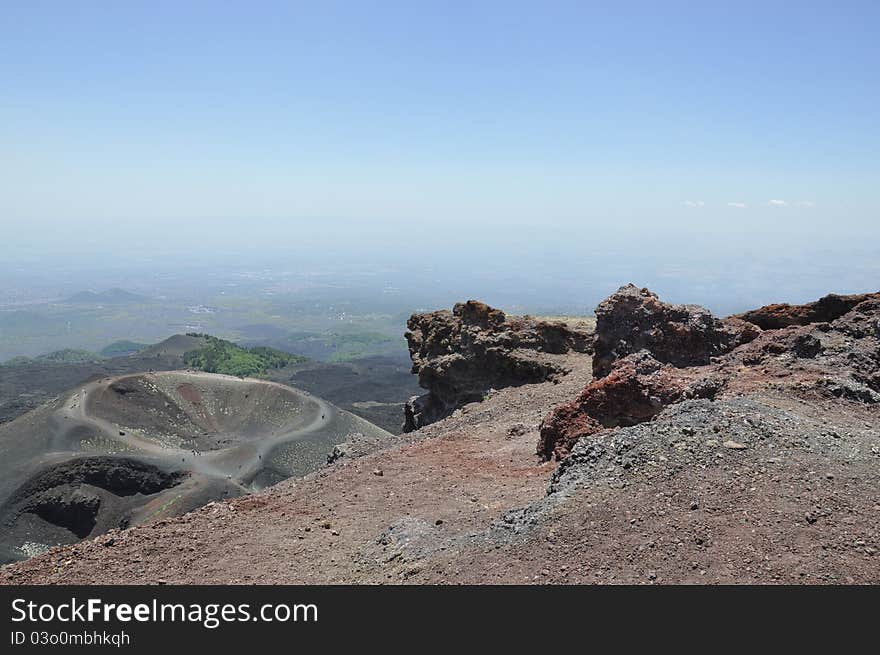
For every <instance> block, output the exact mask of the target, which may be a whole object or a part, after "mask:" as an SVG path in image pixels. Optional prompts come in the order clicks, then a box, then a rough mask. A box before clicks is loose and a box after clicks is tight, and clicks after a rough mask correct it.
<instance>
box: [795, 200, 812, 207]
mask: <svg viewBox="0 0 880 655" xmlns="http://www.w3.org/2000/svg"><path fill="white" fill-rule="evenodd" d="M797 205H798V207H815V206H816V203H815V202H813V201H812V200H801V201H799V202H798V204H797Z"/></svg>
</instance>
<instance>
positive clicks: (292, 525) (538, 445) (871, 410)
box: [0, 287, 880, 583]
mask: <svg viewBox="0 0 880 655" xmlns="http://www.w3.org/2000/svg"><path fill="white" fill-rule="evenodd" d="M628 308H632V310H631V309H628ZM797 313H798V316H800V315H802V314H804V312H800V311H798V312H797ZM441 318H443V320H444V321H446V318H447V317H441ZM828 318H830V319H831V320H830V322H817V323H806V324H804V322H803V321H799V322H797V323H796V324H793V325H789V326H786V327H782V328H779V329H767V330H762V329H761V328H760V327H759V326H755V327H749V325H745V324H744V322H743V320H742V319H739V318H736V319H715V318H714V317H712V316H711V315H710V314H709V313H708V312H707V311H706V310H704V309H702V308H699V307H695V306H680V305H667V304H665V303H662V302H660V300H659V299H658V298H657V297H656V296H655V295H654V294H651V293H650V292H648V291H647V290H644V289H642V290H640V289H637V288H635V287H623V288H622V289H621V290H620V291H619V292H618V293H617V294H614V295H613V296H611V297H610V298H609V299H607V300H606V301H605V302H603V304H602V305H600V307H599V308H598V309H597V319H598V320H597V327H596V332H597V334H596V342H595V343H596V349H595V352H596V353H597V360H598V362H597V363H595V364H594V362H593V361H592V359H593V358H592V356H591V355H590V354H588V353H587V352H580V351H579V350H571V351H569V352H567V353H564V354H561V355H559V356H558V357H557V359H556V362H555V367H556V370H555V372H554V373H553V375H552V377H550V378H547V379H545V380H543V381H541V380H538V381H536V382H534V383H530V384H520V385H514V386H509V387H506V388H501V389H499V388H497V387H496V388H495V389H494V390H489V391H487V392H486V393H485V397H484V399H483V400H482V401H481V402H475V403H470V404H465V405H464V406H462V407H459V408H458V409H456V410H454V411H453V412H452V413H451V415H449V416H447V417H446V418H441V419H439V420H438V421H437V422H435V423H432V424H429V425H427V426H425V427H422V428H420V429H417V430H415V431H413V432H410V433H408V434H406V435H404V436H402V437H398V438H396V439H395V440H393V441H386V442H385V444H386V446H385V447H379V448H378V449H377V448H376V444H367V445H364V444H362V443H361V441H363V440H359V439H354V440H352V443H351V444H349V445H348V446H347V447H345V448H342V449H338V450H337V453H336V456H335V457H334V460H335V461H334V462H333V463H332V464H331V465H330V466H328V467H326V468H323V469H321V470H319V471H317V472H314V473H311V474H309V475H307V476H306V477H304V478H302V479H297V480H286V481H284V482H281V483H279V484H278V485H276V486H274V487H272V488H270V489H266V490H264V491H263V492H260V493H257V494H253V495H250V496H247V497H245V498H235V499H231V500H228V501H223V502H216V503H212V504H209V505H207V506H205V507H202V508H200V509H198V510H196V511H193V512H190V513H188V514H186V515H184V516H181V517H177V518H173V519H168V520H162V521H154V522H149V523H146V524H142V525H139V526H136V527H134V528H132V529H130V530H126V531H118V532H117V531H114V532H112V534H108V535H105V536H104V537H100V538H98V539H96V540H92V541H88V542H83V543H79V544H76V545H72V546H66V547H60V548H57V549H53V550H52V551H50V552H48V553H46V554H44V555H42V556H40V557H35V558H33V559H31V560H28V561H26V562H21V563H17V564H13V565H10V566H7V567H4V568H3V569H2V570H0V581H3V582H6V583H85V582H97V583H120V582H143V583H151V582H152V583H157V582H168V583H200V582H213V583H328V582H330V583H357V582H368V583H384V582H396V583H401V582H407V583H460V582H467V583H523V582H527V583H546V582H551V583H565V582H600V583H601V582H616V583H620V582H626V583H634V582H636V583H638V582H641V583H656V582H661V583H663V582H667V583H669V582H700V583H706V582H752V583H772V582H786V583H878V582H880V555H878V550H880V530H878V527H877V526H878V525H880V504H878V500H877V494H876V489H877V486H878V483H880V475H878V471H880V413H878V412H880V303H878V302H877V301H876V299H873V298H866V299H865V300H864V301H863V302H861V303H859V304H857V305H855V306H853V307H851V308H848V309H847V310H846V311H845V313H844V314H842V315H839V316H834V317H828ZM746 322H748V321H746ZM751 325H754V324H751ZM505 338H506V337H505ZM536 352H538V357H540V352H541V348H538V349H536ZM468 356H470V355H468ZM523 356H525V355H523ZM593 375H595V376H596V379H592V377H593ZM359 444H360V445H359ZM387 444H391V445H390V446H389V445H387ZM557 462H558V463H557Z"/></svg>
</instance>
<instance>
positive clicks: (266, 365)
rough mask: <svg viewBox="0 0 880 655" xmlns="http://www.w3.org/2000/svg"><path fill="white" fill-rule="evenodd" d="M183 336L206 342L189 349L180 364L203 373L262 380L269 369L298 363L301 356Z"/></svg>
mask: <svg viewBox="0 0 880 655" xmlns="http://www.w3.org/2000/svg"><path fill="white" fill-rule="evenodd" d="M187 336H191V337H201V338H203V339H207V340H208V345H207V346H205V347H204V348H199V349H198V350H191V351H189V352H188V353H186V354H184V356H183V363H184V365H186V366H187V367H189V368H194V369H197V370H199V371H204V372H205V373H223V374H225V375H237V376H238V377H263V376H265V375H266V372H267V371H269V370H271V369H277V368H283V367H285V366H289V365H290V364H300V363H302V362H304V361H306V360H305V358H304V357H300V356H298V355H291V354H289V353H285V352H282V351H280V350H275V349H274V348H265V347H262V346H261V347H256V348H243V347H241V346H238V345H236V344H234V343H232V342H231V341H226V340H225V339H218V338H217V337H212V336H210V335H207V334H197V333H189V334H188V335H187Z"/></svg>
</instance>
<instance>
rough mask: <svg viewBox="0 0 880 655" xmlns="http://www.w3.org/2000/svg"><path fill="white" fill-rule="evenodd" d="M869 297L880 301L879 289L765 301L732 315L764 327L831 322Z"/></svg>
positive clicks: (766, 328)
mask: <svg viewBox="0 0 880 655" xmlns="http://www.w3.org/2000/svg"><path fill="white" fill-rule="evenodd" d="M866 300H873V301H875V302H877V301H880V292H878V293H862V294H857V295H851V296H838V295H837V294H834V293H832V294H829V295H827V296H825V297H823V298H820V299H819V300H817V301H815V302H811V303H808V304H806V305H788V304H784V303H783V304H777V305H766V306H764V307H760V308H759V309H753V310H751V311H748V312H744V313H742V314H736V315H735V316H734V317H733V318H740V319H742V320H744V321H748V322H749V323H754V324H755V325H757V326H758V327H760V328H761V329H763V330H778V329H779V328H784V327H788V326H790V325H809V324H810V323H830V322H832V321H835V320H837V319H838V318H840V317H841V316H843V315H844V314H847V313H848V312H850V311H852V310H853V309H854V308H855V307H856V305H858V304H860V303H863V302H865V301H866Z"/></svg>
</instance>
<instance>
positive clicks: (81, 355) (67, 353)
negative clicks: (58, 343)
mask: <svg viewBox="0 0 880 655" xmlns="http://www.w3.org/2000/svg"><path fill="white" fill-rule="evenodd" d="M37 359H39V360H41V361H44V362H54V363H57V364H70V363H73V362H96V361H99V360H100V359H101V356H100V355H99V354H98V353H93V352H92V351H91V350H77V349H75V348H65V349H64V350H56V351H55V352H51V353H48V354H46V355H40V356H39V357H37Z"/></svg>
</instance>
